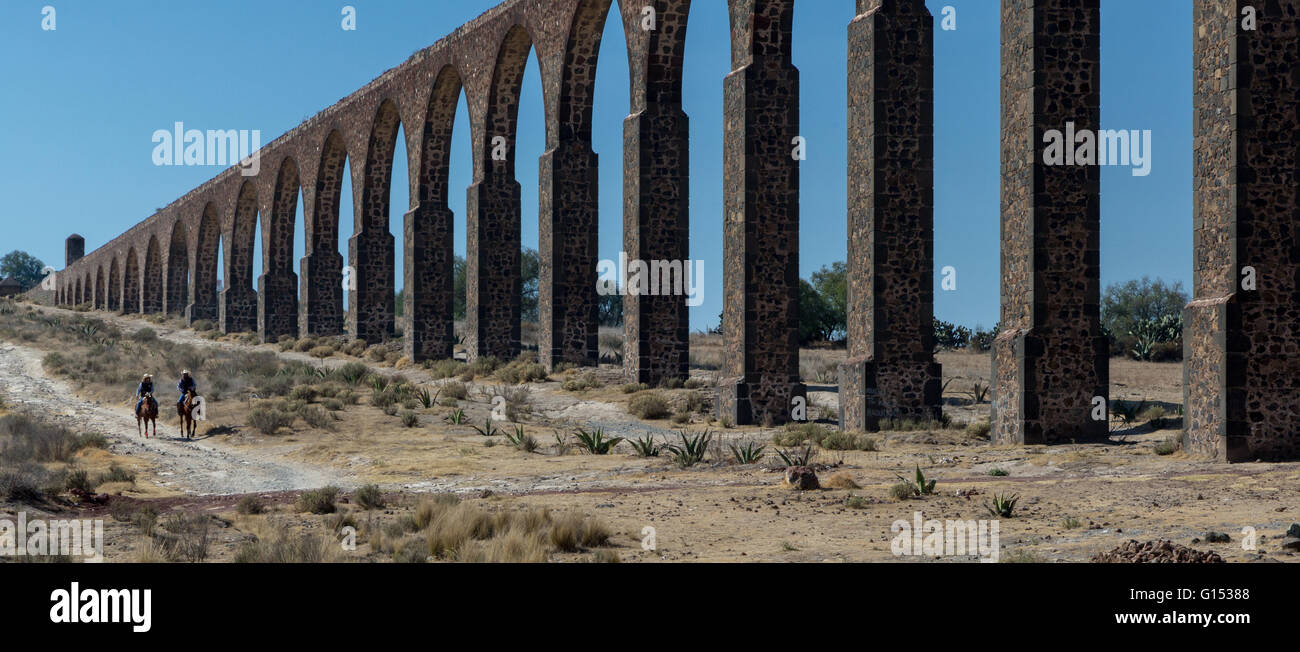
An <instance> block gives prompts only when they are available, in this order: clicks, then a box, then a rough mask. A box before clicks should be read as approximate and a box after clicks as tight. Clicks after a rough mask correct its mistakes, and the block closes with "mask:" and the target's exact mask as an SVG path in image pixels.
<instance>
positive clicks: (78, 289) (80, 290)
mask: <svg viewBox="0 0 1300 652" xmlns="http://www.w3.org/2000/svg"><path fill="white" fill-rule="evenodd" d="M84 288H85V286H84V285H82V280H81V277H77V284H76V286H75V289H74V290H73V293H72V296H73V297H75V298H76V305H78V306H80V305H81V304H83V303H85V302H86V295H85V294H84V292H85V290H84Z"/></svg>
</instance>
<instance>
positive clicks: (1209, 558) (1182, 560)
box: [1092, 539, 1224, 564]
mask: <svg viewBox="0 0 1300 652" xmlns="http://www.w3.org/2000/svg"><path fill="white" fill-rule="evenodd" d="M1092 561H1093V562H1094V563H1101V564H1222V563H1224V562H1223V558H1222V557H1220V556H1219V554H1218V553H1216V552H1213V551H1207V552H1201V551H1199V550H1194V549H1192V548H1188V547H1187V546H1180V545H1178V544H1176V543H1174V542H1172V541H1166V540H1160V541H1147V542H1145V543H1139V542H1138V541H1137V540H1136V539H1129V540H1128V542H1127V543H1124V544H1122V545H1120V546H1118V547H1116V548H1115V549H1114V550H1111V551H1110V552H1103V553H1101V554H1098V555H1096V556H1094V557H1093V558H1092Z"/></svg>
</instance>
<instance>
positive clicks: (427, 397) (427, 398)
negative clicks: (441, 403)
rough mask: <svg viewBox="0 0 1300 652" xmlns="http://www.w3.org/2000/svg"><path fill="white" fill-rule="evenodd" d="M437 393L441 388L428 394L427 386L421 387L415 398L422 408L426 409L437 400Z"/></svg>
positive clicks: (440, 391) (439, 392) (440, 392)
mask: <svg viewBox="0 0 1300 652" xmlns="http://www.w3.org/2000/svg"><path fill="white" fill-rule="evenodd" d="M439 394H442V389H439V390H438V391H437V392H435V393H433V394H430V393H429V388H428V387H421V388H420V391H418V392H416V394H415V398H416V399H417V400H419V401H420V405H423V406H424V409H426V410H427V409H429V408H431V407H433V406H434V404H436V403H437V402H438V395H439Z"/></svg>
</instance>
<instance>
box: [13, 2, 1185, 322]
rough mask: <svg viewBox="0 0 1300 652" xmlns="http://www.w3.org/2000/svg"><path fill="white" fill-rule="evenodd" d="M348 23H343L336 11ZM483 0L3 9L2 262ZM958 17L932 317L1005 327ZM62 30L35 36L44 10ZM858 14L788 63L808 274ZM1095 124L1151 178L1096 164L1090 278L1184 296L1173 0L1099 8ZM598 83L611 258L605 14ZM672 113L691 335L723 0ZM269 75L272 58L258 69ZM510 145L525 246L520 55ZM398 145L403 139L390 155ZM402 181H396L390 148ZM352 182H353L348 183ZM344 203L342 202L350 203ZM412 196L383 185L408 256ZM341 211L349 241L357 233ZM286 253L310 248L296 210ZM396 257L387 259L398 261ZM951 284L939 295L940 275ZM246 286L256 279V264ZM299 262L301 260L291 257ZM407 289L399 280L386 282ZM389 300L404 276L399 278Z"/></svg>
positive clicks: (986, 29)
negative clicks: (953, 277) (215, 134)
mask: <svg viewBox="0 0 1300 652" xmlns="http://www.w3.org/2000/svg"><path fill="white" fill-rule="evenodd" d="M348 4H350V5H352V6H354V7H356V10H357V30H356V31H352V32H348V31H343V30H342V29H341V26H340V21H341V20H342V16H341V14H340V11H341V8H342V7H343V6H344V5H348ZM494 4H496V3H495V2H494V1H493V0H346V1H320V0H308V1H302V0H225V1H222V2H200V1H198V0H176V1H171V2H163V1H161V0H159V1H155V2H146V1H143V0H120V1H108V0H40V1H35V2H32V1H28V0H5V2H3V3H0V67H2V68H0V80H3V84H4V100H3V101H0V152H3V156H0V194H2V195H3V196H4V197H5V199H6V201H5V202H4V205H3V208H0V220H2V223H3V227H2V228H0V250H3V251H0V253H3V252H7V251H10V250H13V249H23V250H27V251H29V252H31V253H32V254H34V255H36V256H37V257H39V258H41V259H43V260H44V261H45V262H47V263H49V264H52V265H53V266H55V267H62V261H63V238H64V237H65V236H67V235H68V234H70V233H73V232H77V233H80V234H82V235H83V236H85V238H86V244H87V249H88V250H93V249H95V248H96V247H98V246H100V245H102V244H103V243H105V242H106V241H108V240H109V239H111V238H112V237H115V236H116V235H118V234H119V233H121V232H122V231H124V230H125V229H127V228H128V227H130V226H131V225H133V224H135V223H136V222H138V221H139V220H141V219H144V218H145V217H147V216H148V215H150V214H151V213H152V212H153V211H154V209H156V208H159V207H162V206H165V205H166V204H168V203H169V202H171V201H172V200H174V199H175V198H177V197H179V196H180V195H182V194H184V193H185V192H187V191H189V190H190V189H192V188H194V187H195V186H197V185H199V184H201V183H203V182H204V181H206V180H207V179H209V178H211V177H212V176H214V175H215V174H216V173H217V172H219V171H220V170H219V169H218V168H215V167H155V166H154V165H153V164H152V162H151V153H152V150H153V147H154V143H153V142H152V140H151V137H152V134H153V132H154V131H155V130H158V129H169V128H171V125H172V124H173V123H174V122H177V121H181V122H184V123H185V125H186V127H187V128H194V129H203V130H206V129H249V130H252V129H259V130H261V132H262V142H263V143H267V142H270V140H272V139H273V138H275V137H277V136H279V135H280V134H282V133H284V132H285V131H287V130H288V129H291V128H292V127H294V126H295V125H297V124H298V123H299V122H301V121H302V120H303V119H305V118H306V117H308V116H310V115H313V114H315V113H316V112H318V111H320V110H321V109H323V108H325V107H327V106H329V105H330V104H332V103H334V102H335V101H337V100H338V99H339V98H341V97H344V96H346V95H348V94H349V93H351V92H352V91H354V90H355V89H357V88H358V87H360V86H361V85H363V84H365V83H366V82H367V81H369V80H371V79H373V78H374V77H376V76H378V75H379V74H380V73H381V72H383V71H384V70H386V69H388V68H391V67H393V66H396V65H398V64H400V63H401V62H403V61H405V60H406V59H407V58H408V57H409V56H410V55H411V54H412V53H413V52H415V51H416V50H419V49H421V48H424V47H426V46H428V45H431V44H432V43H434V42H435V41H436V40H438V39H439V38H441V37H442V36H444V35H446V34H447V33H448V32H450V31H451V30H453V29H455V28H456V27H457V26H459V25H460V24H462V23H464V22H466V21H468V20H470V19H471V18H473V17H475V16H477V15H478V14H480V13H482V12H483V11H485V10H487V9H488V8H490V7H491V6H493V5H494ZM928 4H929V7H930V10H931V12H932V13H934V14H936V16H937V15H938V14H939V13H940V12H941V11H942V9H943V7H944V6H952V7H954V8H956V10H957V29H956V30H955V31H942V30H936V37H935V42H936V52H935V68H936V70H935V87H936V88H935V95H936V98H935V99H936V107H935V122H936V124H935V159H936V160H935V166H936V172H935V230H936V234H935V269H936V294H935V301H936V305H935V312H936V315H937V316H938V317H939V318H941V319H946V320H949V321H954V322H957V323H962V324H966V325H969V326H974V325H977V324H979V325H984V326H992V325H993V324H994V323H995V322H996V321H997V319H998V305H999V295H998V292H999V288H998V279H999V249H998V157H999V152H998V128H999V120H998V111H999V96H998V58H999V53H998V38H999V32H998V2H996V1H995V0H947V1H943V2H936V1H931V2H929V3H928ZM46 5H52V6H54V7H55V9H56V12H57V13H56V19H57V24H56V25H57V29H56V30H55V31H43V30H42V29H41V21H42V15H41V11H42V7H44V6H46ZM854 6H855V3H854V2H853V0H801V1H800V2H799V3H797V5H796V10H795V25H794V28H795V40H794V54H795V62H796V65H798V67H799V69H800V70H801V71H802V107H803V110H802V122H803V124H802V129H801V132H802V134H803V135H804V136H805V138H806V139H807V141H808V160H807V161H805V162H804V163H803V168H802V175H803V176H802V184H803V185H802V196H801V213H802V222H801V228H800V231H801V242H802V250H801V268H802V269H801V274H802V275H803V276H805V277H807V276H808V275H810V274H811V273H812V272H814V271H816V270H817V269H818V268H820V267H821V266H823V265H826V264H828V263H831V262H833V261H837V260H844V258H845V255H846V249H847V247H846V244H845V230H846V227H845V205H846V198H845V185H846V179H845V174H846V173H845V147H846V135H845V129H846V127H845V112H846V109H845V105H846V78H845V65H846V64H845V59H846V48H847V45H846V27H847V25H848V22H849V21H850V20H851V19H852V18H853V15H854ZM1101 47H1102V127H1103V128H1108V129H1149V130H1151V131H1152V132H1153V140H1154V161H1153V166H1152V172H1151V174H1150V175H1149V176H1146V177H1133V176H1131V174H1130V173H1129V171H1128V170H1127V169H1126V168H1103V171H1102V186H1101V194H1102V197H1101V199H1102V204H1101V205H1102V238H1101V242H1102V255H1101V264H1102V283H1103V285H1106V284H1110V283H1113V282H1118V281H1123V280H1127V279H1130V278H1138V277H1141V276H1144V275H1149V276H1152V277H1156V276H1159V277H1162V278H1165V279H1168V280H1178V281H1182V282H1183V283H1184V285H1185V286H1190V282H1191V264H1192V249H1191V247H1192V233H1191V228H1192V208H1191V207H1192V195H1191V188H1192V177H1191V174H1192V152H1191V148H1192V142H1191V128H1192V96H1191V75H1192V70H1191V66H1192V52H1191V49H1192V32H1191V7H1190V3H1188V2H1185V1H1184V0H1144V1H1143V2H1132V1H1131V0H1103V2H1102V38H1101ZM601 55H602V56H601V66H600V72H599V74H598V76H597V99H596V105H595V106H596V108H595V131H594V136H595V139H596V142H595V147H596V151H597V152H598V153H599V154H600V155H601V161H600V184H601V188H600V197H601V202H600V204H601V205H600V209H601V213H600V229H601V232H600V257H601V258H608V259H617V257H618V252H619V250H620V249H621V244H622V233H621V230H622V155H621V148H622V121H623V119H624V118H625V117H626V115H627V113H628V82H627V76H628V70H627V58H626V49H625V47H624V39H623V29H622V25H621V23H620V21H619V20H618V19H617V17H613V18H612V19H611V20H609V21H608V24H607V26H606V32H605V40H604V44H603V47H602V50H601ZM686 56H687V64H686V87H685V110H686V112H687V114H688V115H689V116H690V120H691V172H692V178H691V216H690V221H691V255H692V257H693V258H695V259H701V260H703V261H705V285H704V287H705V292H706V294H705V297H704V303H703V305H702V306H700V307H698V308H693V309H692V313H691V327H692V328H693V329H701V328H705V327H707V326H711V325H714V324H716V323H717V319H718V313H719V312H721V306H722V302H721V289H722V277H721V271H722V222H721V214H722V81H723V77H724V76H725V75H726V74H727V72H729V70H730V53H729V44H728V23H727V12H726V3H725V2H724V1H723V0H695V3H694V6H693V8H692V15H691V19H690V25H689V29H688V43H687V52H686ZM266 62H273V63H266ZM529 66H530V70H529V72H528V75H527V77H526V81H525V85H524V89H523V98H522V108H521V111H520V133H519V148H518V159H517V160H518V174H517V176H518V178H519V181H520V183H521V184H522V185H523V206H524V213H523V216H524V218H523V240H524V243H525V245H526V246H530V247H533V248H536V247H537V205H538V204H537V158H538V157H539V156H540V155H541V154H542V151H543V145H544V132H543V122H542V100H541V90H540V78H539V76H538V74H537V69H536V61H535V60H530V63H529ZM467 119H468V118H467V115H466V113H465V110H464V105H463V103H462V106H461V111H460V115H459V117H458V118H457V123H456V134H455V149H454V151H453V153H452V172H451V187H452V189H453V192H452V208H453V210H454V211H455V212H456V217H457V222H456V229H457V232H456V251H457V253H459V254H462V255H463V254H464V251H465V228H464V224H465V222H464V220H465V207H464V201H465V194H464V192H463V191H462V190H460V189H463V188H466V187H468V186H469V183H470V176H471V170H470V166H471V163H470V143H469V129H468V124H467ZM399 142H400V141H399ZM396 160H397V161H398V163H397V166H396V167H397V169H396V170H395V171H394V178H395V179H399V180H400V179H405V178H406V173H407V172H406V165H405V160H406V158H405V151H404V148H403V147H402V146H401V145H399V149H398V153H397V156H396ZM345 188H346V186H345ZM350 192H351V189H350V188H348V189H346V190H345V196H344V199H343V206H344V207H350V206H351V197H350V194H347V193H350ZM407 203H408V202H407V193H406V187H405V183H404V182H402V181H399V182H397V183H395V184H394V188H393V202H392V205H393V220H392V225H393V227H392V228H393V231H394V235H396V236H397V242H398V247H399V251H400V247H401V244H402V242H401V224H400V219H401V215H402V213H403V212H404V211H405V209H406V207H407ZM349 213H350V209H348V208H345V213H344V216H343V219H342V220H341V222H342V224H341V227H342V229H341V230H342V236H341V238H340V249H341V250H342V251H346V246H347V245H346V239H347V237H349V236H350V235H351V219H350V218H351V216H350V214H349ZM298 221H299V226H298V232H297V236H296V239H295V244H296V247H297V250H298V252H297V255H298V256H301V254H302V246H303V238H302V226H301V215H300V216H299V220H298ZM400 264H401V257H400V256H398V265H399V266H400ZM949 265H951V266H953V267H955V268H956V269H957V271H958V289H957V291H955V292H944V291H941V290H940V289H939V287H938V276H937V275H938V272H939V270H940V269H942V268H943V267H945V266H949ZM258 267H259V269H258V270H256V271H257V273H260V252H259V255H258ZM295 267H296V265H295ZM398 274H399V276H398V278H399V279H400V278H401V276H400V274H401V272H400V269H399V272H398ZM399 286H400V280H399Z"/></svg>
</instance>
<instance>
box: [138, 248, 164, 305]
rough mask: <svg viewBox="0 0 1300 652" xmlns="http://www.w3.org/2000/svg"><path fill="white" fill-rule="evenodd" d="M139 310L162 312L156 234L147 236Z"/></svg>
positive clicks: (160, 273)
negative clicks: (147, 242)
mask: <svg viewBox="0 0 1300 652" xmlns="http://www.w3.org/2000/svg"><path fill="white" fill-rule="evenodd" d="M140 296H141V298H140V301H141V303H140V310H141V312H144V313H145V314H154V313H159V312H162V297H163V270H162V248H161V246H160V245H159V244H158V236H156V235H151V236H149V245H148V247H147V248H146V249H145V256H144V285H142V286H141V295H140Z"/></svg>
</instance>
